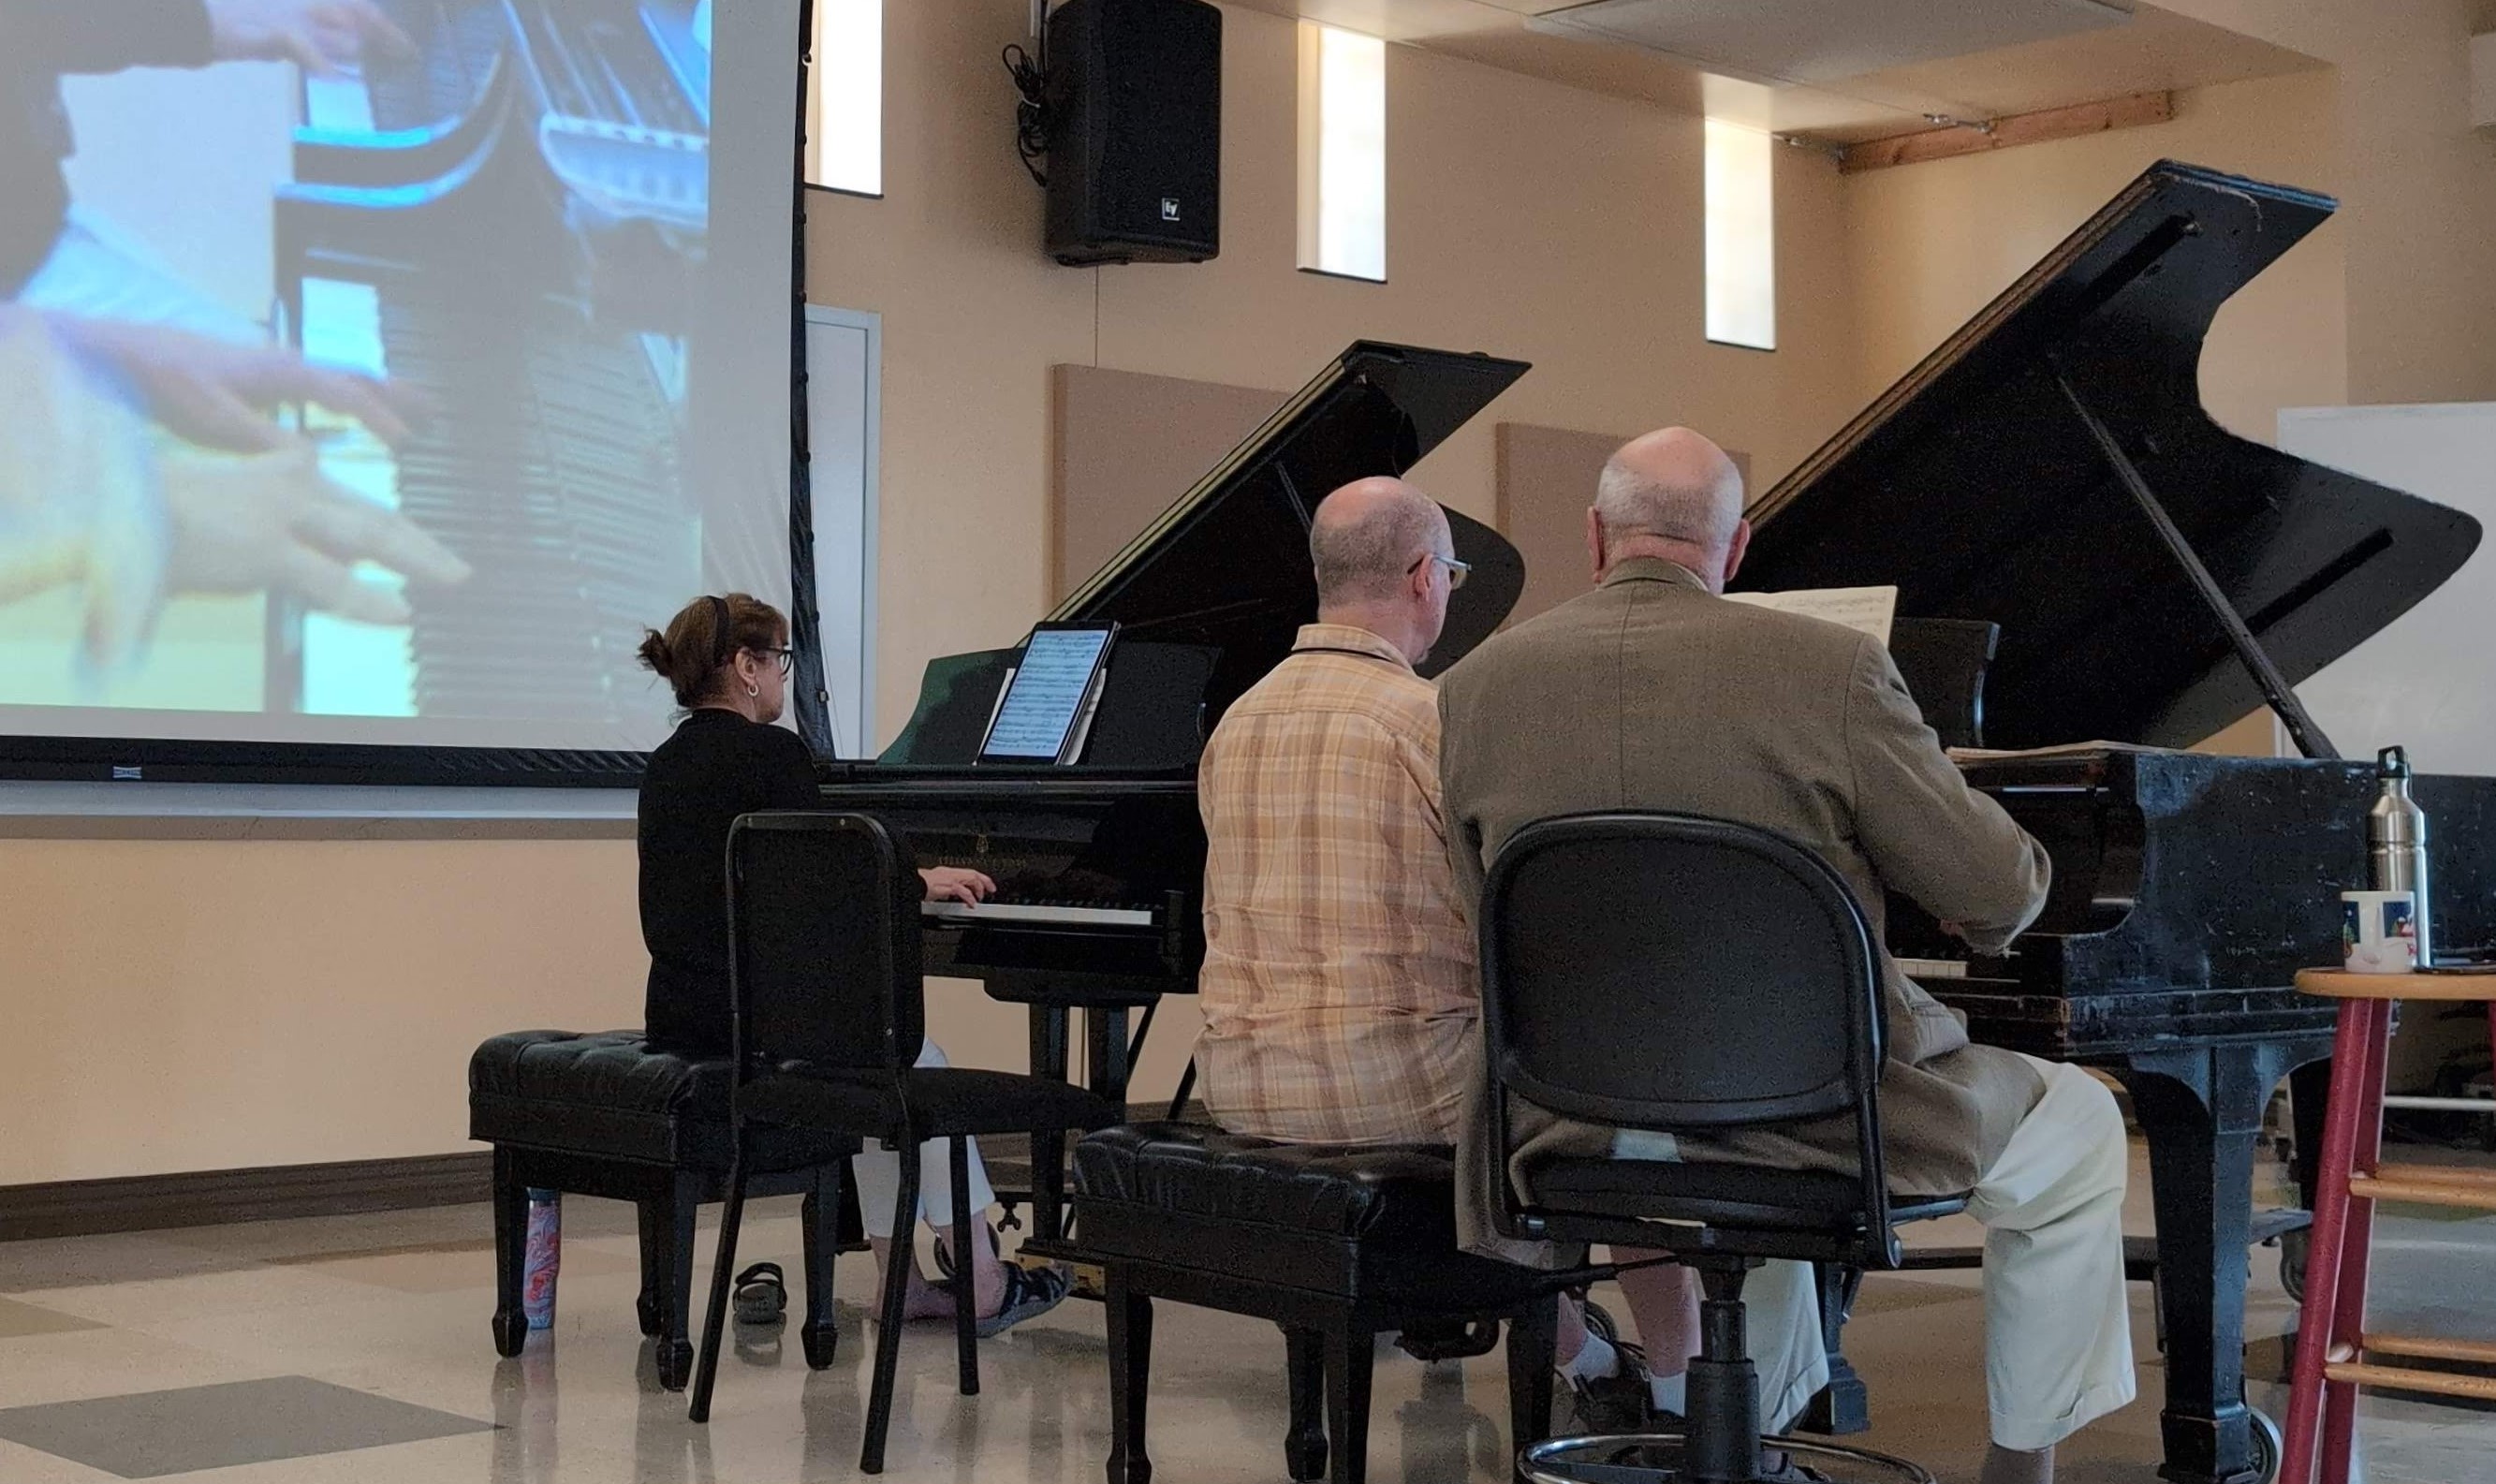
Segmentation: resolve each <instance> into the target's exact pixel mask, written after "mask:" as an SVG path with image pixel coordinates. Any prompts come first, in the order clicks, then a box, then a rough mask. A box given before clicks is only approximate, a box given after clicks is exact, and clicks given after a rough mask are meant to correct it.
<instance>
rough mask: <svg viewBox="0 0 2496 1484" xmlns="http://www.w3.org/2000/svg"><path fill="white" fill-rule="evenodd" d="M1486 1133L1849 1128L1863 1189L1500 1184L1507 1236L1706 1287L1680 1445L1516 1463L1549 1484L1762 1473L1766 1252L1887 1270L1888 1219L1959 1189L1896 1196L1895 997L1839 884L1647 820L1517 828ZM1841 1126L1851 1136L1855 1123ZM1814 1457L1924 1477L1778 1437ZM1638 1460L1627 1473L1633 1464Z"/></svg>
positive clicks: (1810, 861)
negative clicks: (1546, 1123)
mask: <svg viewBox="0 0 2496 1484" xmlns="http://www.w3.org/2000/svg"><path fill="white" fill-rule="evenodd" d="M1481 932H1482V1027H1483V1040H1484V1052H1485V1055H1486V1056H1487V1057H1488V1058H1489V1063H1490V1079H1491V1088H1492V1099H1491V1109H1492V1112H1491V1119H1490V1128H1489V1130H1488V1137H1489V1138H1490V1139H1491V1140H1492V1141H1493V1143H1492V1146H1491V1147H1492V1148H1494V1149H1499V1150H1506V1149H1509V1148H1511V1147H1512V1146H1511V1142H1510V1137H1509V1127H1510V1103H1511V1101H1512V1100H1521V1101H1524V1102H1526V1103H1530V1104H1532V1105H1534V1106H1536V1107H1539V1108H1543V1109H1547V1110H1549V1111H1551V1112H1553V1113H1557V1114H1561V1115H1563V1116H1565V1117H1569V1118H1573V1119H1578V1120H1582V1121H1588V1122H1594V1123H1603V1124H1609V1125H1612V1126H1615V1127H1620V1128H1636V1129H1653V1130H1660V1131H1666V1132H1671V1133H1676V1134H1680V1135H1683V1136H1686V1137H1704V1136H1705V1135H1707V1134H1710V1133H1724V1132H1728V1131H1731V1130H1735V1129H1758V1128H1773V1127H1779V1126H1790V1125H1794V1124H1797V1123H1802V1122H1806V1121H1820V1122H1822V1123H1823V1124H1825V1123H1826V1122H1827V1121H1832V1120H1839V1121H1851V1123H1852V1125H1853V1134H1854V1140H1855V1146H1856V1163H1857V1168H1856V1170H1855V1171H1854V1172H1851V1173H1848V1174H1831V1173H1825V1172H1805V1171H1796V1170H1790V1169H1775V1168H1768V1167H1764V1166H1758V1165H1748V1164H1734V1163H1723V1162H1713V1161H1693V1162H1691V1163H1686V1164H1685V1163H1669V1162H1665V1161H1659V1160H1624V1159H1608V1158H1606V1159H1584V1158H1559V1159H1549V1160H1545V1161H1543V1162H1542V1163H1540V1164H1538V1165H1536V1166H1534V1167H1533V1168H1531V1169H1529V1170H1527V1171H1526V1172H1524V1177H1523V1178H1524V1181H1525V1184H1526V1185H1527V1189H1526V1191H1525V1193H1524V1197H1523V1198H1520V1197H1519V1194H1518V1192H1517V1191H1516V1190H1515V1189H1514V1188H1513V1184H1512V1183H1510V1182H1507V1181H1502V1182H1500V1189H1501V1191H1502V1192H1503V1193H1502V1199H1501V1202H1500V1206H1499V1208H1498V1210H1497V1211H1496V1212H1495V1214H1494V1224H1496V1225H1497V1226H1498V1227H1499V1229H1500V1230H1501V1231H1502V1232H1503V1233H1505V1234H1506V1235H1508V1236H1511V1237H1523V1238H1531V1239H1538V1240H1548V1241H1556V1242H1567V1243H1603V1244H1607V1245H1609V1246H1612V1247H1650V1248H1659V1249H1663V1250H1668V1251H1670V1252H1672V1253H1674V1254H1675V1255H1676V1256H1678V1257H1679V1259H1680V1260H1681V1261H1682V1262H1683V1263H1684V1264H1685V1265H1687V1266H1689V1267H1691V1268H1694V1269H1696V1270H1697V1271H1698V1273H1699V1277H1700V1282H1701V1284H1702V1285H1703V1287H1704V1288H1705V1292H1706V1299H1705V1302H1704V1304H1703V1305H1702V1307H1701V1310H1700V1337H1701V1338H1700V1346H1701V1348H1700V1355H1699V1357H1698V1359H1696V1360H1694V1361H1693V1362H1692V1363H1691V1366H1690V1375H1689V1382H1688V1386H1689V1393H1688V1395H1689V1423H1688V1431H1687V1432H1686V1434H1682V1435H1670V1434H1662V1435H1653V1436H1649V1437H1612V1438H1592V1437H1576V1438H1555V1439H1550V1440H1547V1441H1544V1442H1539V1443H1535V1444H1533V1445H1532V1446H1529V1447H1527V1448H1525V1450H1524V1454H1523V1456H1522V1458H1521V1459H1520V1461H1519V1464H1518V1471H1519V1472H1520V1474H1521V1475H1523V1476H1524V1477H1526V1478H1530V1479H1534V1480H1537V1481H1538V1484H1542V1481H1577V1480H1606V1481H1612V1480H1624V1479H1657V1478H1669V1479H1672V1480H1675V1481H1698V1484H1740V1481H1746V1480H1752V1479H1757V1478H1759V1477H1761V1468H1762V1459H1761V1442H1762V1439H1761V1437H1760V1398H1759V1380H1758V1375H1757V1373H1756V1371H1755V1370H1754V1368H1753V1366H1752V1364H1751V1361H1750V1359H1749V1356H1748V1354H1747V1352H1746V1350H1745V1347H1744V1342H1743V1309H1742V1285H1743V1281H1744V1279H1745V1278H1746V1277H1747V1276H1748V1274H1749V1272H1750V1270H1751V1269H1752V1268H1755V1267H1757V1266H1759V1265H1760V1263H1761V1262H1763V1260H1765V1259H1768V1258H1794V1259H1797V1260H1800V1261H1804V1262H1831V1263H1849V1264H1853V1265H1855V1266H1856V1267H1861V1268H1880V1269H1893V1268H1895V1267H1896V1266H1897V1265H1898V1260H1899V1248H1898V1241H1897V1237H1896V1235H1895V1234H1894V1233H1893V1232H1892V1230H1891V1226H1892V1224H1893V1223H1894V1222H1897V1221H1902V1220H1912V1219H1919V1218H1922V1217H1926V1216H1945V1215H1948V1214H1950V1213H1951V1212H1955V1211H1958V1210H1960V1209H1962V1208H1963V1207H1964V1206H1965V1205H1966V1198H1965V1197H1964V1196H1950V1197H1936V1198H1933V1199H1929V1200H1926V1199H1915V1200H1905V1199H1898V1198H1893V1197H1892V1196H1891V1195H1890V1194H1889V1192H1888V1187H1887V1186H1886V1184H1884V1183H1883V1175H1882V1163H1881V1113H1880V1078H1881V1063H1882V1056H1883V1040H1884V1026H1883V1015H1882V1000H1881V984H1880V979H1879V976H1878V973H1877V969H1876V964H1877V960H1876V958H1875V956H1874V954H1873V949H1872V940H1871V935H1870V933H1869V932H1868V931H1866V929H1865V927H1864V921H1863V914H1862V910H1861V909H1860V908H1859V907H1858V906H1857V905H1856V901H1855V899H1854V896H1853V894H1852V893H1851V892H1849V891H1848V889H1847V886H1846V882H1845V880H1844V879H1843V878H1842V877H1840V876H1839V875H1838V874H1837V872H1836V871H1835V870H1834V869H1832V868H1830V867H1829V866H1828V864H1827V863H1826V862H1825V861H1823V860H1822V859H1821V858H1820V857H1818V856H1817V855H1814V854H1813V853H1812V852H1810V851H1808V850H1806V849H1804V848H1802V847H1801V846H1799V845H1796V844H1795V843H1794V842H1793V841H1791V840H1789V839H1786V838H1785V837H1782V836H1778V835H1776V834H1773V833H1771V832H1769V831H1765V830H1760V829H1755V828H1753V827H1750V826H1747V825H1738V824H1731V823H1727V822H1724V821H1721V820H1712V819H1701V818H1696V817H1693V816H1688V815H1675V814H1651V813H1601V814H1576V815H1569V816H1565V817H1562V818H1557V819H1546V820H1543V821H1540V822H1538V823H1536V824H1532V825H1528V826H1527V827H1526V828H1524V829H1522V830H1520V831H1518V832H1517V833H1516V834H1515V836H1514V837H1512V838H1511V839H1510V840H1509V841H1508V842H1507V844H1506V845H1505V846H1504V847H1503V848H1502V849H1501V850H1500V852H1499V856H1498V859H1497V860H1495V861H1494V862H1493V863H1492V865H1491V868H1490V875H1489V880H1488V883H1487V885H1486V886H1485V889H1484V892H1483V898H1482V926H1481ZM1840 1126H1844V1124H1843V1123H1841V1124H1840ZM1768 1441H1770V1442H1771V1443H1772V1444H1773V1445H1775V1446H1777V1447H1780V1448H1783V1449H1785V1450H1786V1451H1787V1452H1788V1453H1790V1454H1793V1455H1794V1456H1795V1461H1796V1462H1798V1463H1802V1464H1805V1465H1808V1464H1811V1463H1813V1462H1816V1461H1835V1460H1843V1461H1845V1467H1847V1468H1850V1469H1853V1470H1855V1472H1854V1473H1850V1475H1849V1476H1850V1477H1854V1476H1858V1475H1859V1473H1860V1472H1861V1471H1862V1470H1863V1469H1864V1468H1867V1467H1868V1468H1872V1469H1875V1470H1878V1471H1884V1472H1888V1473H1892V1474H1894V1475H1896V1476H1897V1477H1900V1478H1904V1479H1908V1480H1920V1481H1924V1484H1929V1481H1930V1477H1931V1476H1930V1475H1929V1474H1926V1473H1925V1472H1924V1471H1923V1470H1922V1469H1920V1468H1917V1467H1916V1466H1915V1465H1913V1464H1909V1463H1906V1462H1905V1461H1903V1460H1899V1459H1891V1458H1887V1457H1884V1456H1882V1455H1879V1454H1872V1453H1866V1452H1863V1451H1861V1450H1857V1449H1852V1448H1840V1447H1835V1446H1831V1445H1829V1444H1826V1443H1821V1442H1813V1441H1804V1440H1799V1439H1793V1438H1782V1437H1781V1438H1772V1439H1769V1440H1768ZM1633 1465H1635V1467H1632V1466H1633Z"/></svg>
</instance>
